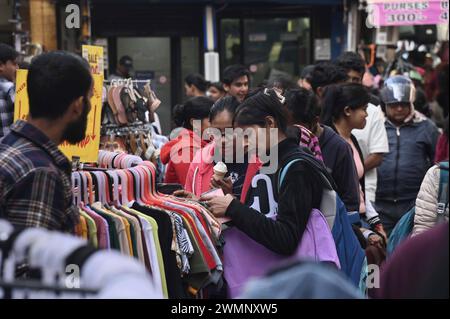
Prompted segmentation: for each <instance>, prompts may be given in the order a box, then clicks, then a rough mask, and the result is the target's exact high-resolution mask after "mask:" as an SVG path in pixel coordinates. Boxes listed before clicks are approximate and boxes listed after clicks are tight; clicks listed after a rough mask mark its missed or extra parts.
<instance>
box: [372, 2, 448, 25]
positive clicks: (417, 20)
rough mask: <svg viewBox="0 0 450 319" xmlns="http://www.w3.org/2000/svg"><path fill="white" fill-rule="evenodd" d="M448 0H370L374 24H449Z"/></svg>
mask: <svg viewBox="0 0 450 319" xmlns="http://www.w3.org/2000/svg"><path fill="white" fill-rule="evenodd" d="M448 2H449V1H448V0H428V1H424V0H410V1H407V0H403V1H400V0H369V1H368V7H367V12H368V15H369V23H370V24H371V25H373V26H376V27H379V26H407V25H425V24H448Z"/></svg>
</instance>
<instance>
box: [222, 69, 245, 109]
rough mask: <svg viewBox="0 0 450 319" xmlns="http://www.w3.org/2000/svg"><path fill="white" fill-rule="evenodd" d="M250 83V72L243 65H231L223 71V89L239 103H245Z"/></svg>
mask: <svg viewBox="0 0 450 319" xmlns="http://www.w3.org/2000/svg"><path fill="white" fill-rule="evenodd" d="M249 82H250V72H249V71H248V70H247V68H246V67H245V66H243V65H230V66H229V67H227V68H225V70H223V80H222V83H223V88H224V89H225V91H226V92H227V94H228V95H231V96H234V97H235V98H236V99H237V100H238V101H239V102H242V101H244V99H245V97H246V96H247V94H248V88H249Z"/></svg>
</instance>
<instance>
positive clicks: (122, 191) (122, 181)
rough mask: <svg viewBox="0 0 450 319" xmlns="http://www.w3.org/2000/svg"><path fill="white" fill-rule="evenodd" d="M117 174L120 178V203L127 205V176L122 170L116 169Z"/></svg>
mask: <svg viewBox="0 0 450 319" xmlns="http://www.w3.org/2000/svg"><path fill="white" fill-rule="evenodd" d="M116 173H117V175H118V176H119V178H120V187H121V188H120V195H121V203H122V205H127V204H128V203H129V200H128V176H127V175H126V174H125V173H124V172H123V171H122V170H116Z"/></svg>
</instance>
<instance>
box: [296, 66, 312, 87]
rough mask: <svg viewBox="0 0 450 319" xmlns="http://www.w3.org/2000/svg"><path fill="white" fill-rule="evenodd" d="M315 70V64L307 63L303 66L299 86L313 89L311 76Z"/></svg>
mask: <svg viewBox="0 0 450 319" xmlns="http://www.w3.org/2000/svg"><path fill="white" fill-rule="evenodd" d="M313 70H314V65H307V66H305V67H304V68H303V70H302V72H301V73H300V78H299V80H298V82H297V84H298V86H299V87H301V88H304V89H307V90H312V87H311V83H310V82H309V81H310V77H311V73H312V71H313Z"/></svg>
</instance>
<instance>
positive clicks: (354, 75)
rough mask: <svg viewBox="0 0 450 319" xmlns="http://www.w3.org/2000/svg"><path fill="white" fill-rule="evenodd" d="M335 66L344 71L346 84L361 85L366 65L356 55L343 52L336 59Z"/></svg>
mask: <svg viewBox="0 0 450 319" xmlns="http://www.w3.org/2000/svg"><path fill="white" fill-rule="evenodd" d="M335 64H336V65H337V66H339V67H341V68H343V69H344V70H345V72H346V73H347V77H348V79H347V81H348V82H351V83H362V80H363V76H364V73H365V72H366V63H365V61H364V60H363V58H362V57H361V56H360V55H359V54H358V53H355V52H350V51H348V52H344V53H342V54H341V55H340V56H339V57H338V58H337V59H336V61H335Z"/></svg>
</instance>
